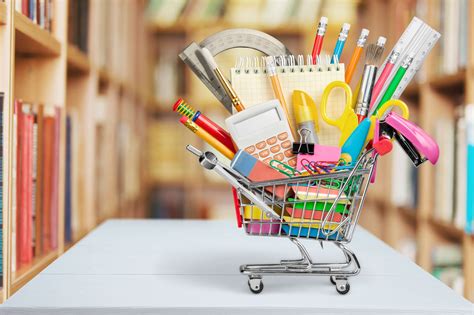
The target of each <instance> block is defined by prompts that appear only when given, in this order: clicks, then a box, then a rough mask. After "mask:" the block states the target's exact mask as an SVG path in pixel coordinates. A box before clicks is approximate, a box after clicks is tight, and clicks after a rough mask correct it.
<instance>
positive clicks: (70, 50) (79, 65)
mask: <svg viewBox="0 0 474 315" xmlns="http://www.w3.org/2000/svg"><path fill="white" fill-rule="evenodd" d="M67 65H68V67H67V69H68V72H70V73H74V74H76V73H77V74H87V73H89V71H90V70H91V63H90V61H89V57H88V56H87V55H86V54H85V53H84V52H82V51H81V50H80V49H79V48H77V47H76V46H75V45H73V44H70V43H69V44H68V45H67Z"/></svg>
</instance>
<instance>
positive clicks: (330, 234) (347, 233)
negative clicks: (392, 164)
mask: <svg viewBox="0 0 474 315" xmlns="http://www.w3.org/2000/svg"><path fill="white" fill-rule="evenodd" d="M186 148H187V150H188V151H190V152H192V153H193V154H195V155H196V156H198V157H199V162H200V164H201V165H202V166H203V167H204V168H206V169H208V170H214V171H215V172H216V173H218V174H219V175H220V176H221V177H223V178H224V179H225V180H226V181H227V182H228V183H230V184H231V185H232V186H233V187H234V188H235V189H236V190H237V194H238V200H239V205H238V206H239V208H240V215H241V217H242V218H243V223H244V224H243V225H244V229H245V230H246V232H247V234H250V235H254V236H270V237H286V238H288V239H289V240H290V241H291V242H292V243H293V244H294V245H295V246H296V247H297V248H298V250H299V252H300V254H301V257H300V258H298V259H289V260H281V261H280V262H279V263H273V264H245V265H241V266H240V272H241V273H242V274H245V275H247V276H248V278H249V280H248V285H249V289H250V291H252V292H253V293H260V292H262V290H263V275H264V274H280V275H285V274H293V275H314V276H329V278H330V281H331V283H332V284H334V285H335V287H336V291H337V292H338V293H340V294H346V293H348V292H349V290H350V284H349V281H348V278H349V277H352V276H356V275H358V274H359V273H360V269H361V267H360V263H359V261H358V259H357V256H356V255H355V254H354V253H353V252H352V251H351V250H349V249H348V248H347V247H346V246H345V245H346V244H347V243H349V242H350V241H351V240H352V236H353V234H354V231H355V227H356V225H357V222H358V219H359V216H360V211H361V208H362V205H363V203H364V200H365V197H366V195H367V189H368V186H369V182H370V178H371V177H372V175H373V171H374V166H375V163H376V161H377V158H378V154H377V153H376V152H375V151H374V150H373V149H371V150H367V151H366V152H365V153H364V154H362V156H361V157H360V158H359V159H358V160H357V162H356V163H355V165H354V167H353V168H351V169H348V170H345V171H340V172H335V173H329V174H320V175H308V176H298V177H292V178H286V179H278V180H271V181H263V182H250V181H249V180H248V179H247V178H245V177H244V176H242V175H240V174H239V173H237V172H236V171H234V170H233V169H232V168H230V167H227V166H226V165H224V164H222V163H220V162H219V161H218V159H217V157H216V156H215V155H214V154H213V153H212V152H209V151H208V152H201V151H199V150H198V149H196V148H194V147H193V146H190V145H188V146H187V147H186ZM335 182H336V183H338V184H341V182H342V185H340V186H339V188H338V189H337V191H338V193H337V196H336V197H331V198H330V197H329V196H327V198H323V199H315V200H310V201H305V202H304V203H303V208H302V209H303V210H300V212H301V213H306V211H309V212H308V213H314V212H315V209H314V208H313V210H306V208H307V205H308V204H309V203H310V202H312V203H311V204H312V205H313V207H316V206H315V205H316V204H318V203H319V204H322V205H323V211H322V213H323V216H322V217H321V218H320V221H319V222H320V223H319V226H318V228H317V229H316V228H314V227H313V223H312V222H314V221H305V220H304V219H303V215H301V218H299V217H298V218H296V219H297V220H296V221H293V220H294V219H295V218H294V217H293V214H292V216H291V218H290V219H291V221H290V222H291V223H289V222H286V221H285V219H284V214H285V213H286V212H287V210H286V209H288V205H290V208H289V209H290V211H291V209H292V211H293V212H292V213H294V211H295V210H296V206H295V204H301V202H288V201H287V200H286V197H284V198H277V197H276V193H275V191H276V190H277V189H278V188H280V192H281V191H282V190H283V191H284V194H285V195H286V192H287V191H290V190H291V189H293V190H294V187H297V188H296V191H297V192H299V190H298V189H300V188H299V187H308V188H307V191H306V193H308V190H309V187H310V186H311V185H312V186H311V187H317V189H318V191H317V193H316V198H318V197H319V192H320V191H319V189H320V186H321V187H327V186H328V185H329V186H330V187H331V185H333V184H334V183H335ZM301 183H303V184H301ZM315 183H316V184H315ZM300 184H301V185H300ZM283 187H284V188H283ZM328 194H329V193H328ZM323 197H324V196H323ZM341 203H345V208H344V209H348V210H347V214H346V215H345V216H339V219H338V220H334V218H335V215H336V209H337V207H339V206H340V204H341ZM291 206H293V208H291ZM300 206H301V205H300ZM248 207H251V208H250V209H251V210H250V211H251V212H252V214H251V215H250V219H249V218H246V215H248V209H249V208H248ZM254 207H255V209H257V207H258V209H260V211H261V213H260V214H259V215H260V217H259V218H257V219H255V218H254V214H253V212H254ZM328 207H329V209H327V208H328ZM246 211H247V212H246ZM344 211H346V210H344ZM278 212H280V214H279V213H278ZM305 215H306V214H305ZM312 216H314V214H313V215H312ZM285 218H287V217H285ZM308 222H311V223H309V227H308V228H307V229H306V230H305V229H304V228H303V227H304V226H308ZM274 225H276V226H277V227H279V228H278V233H274V232H272V231H271V230H274V229H272V226H274ZM283 225H285V226H286V228H287V229H288V228H289V230H287V233H284V232H282V230H283V228H282V226H283ZM269 226H270V228H268V227H269ZM249 227H251V229H249ZM255 227H257V230H256V231H257V233H253V232H255V229H254V228H255ZM259 227H260V229H258V228H259ZM295 227H296V229H295ZM329 227H331V228H329ZM302 230H304V231H306V233H302ZM311 230H317V235H315V236H314V235H313V237H310V233H309V232H308V231H311ZM293 231H295V232H293ZM313 234H314V233H313ZM301 238H307V239H316V240H318V241H319V242H320V244H321V247H323V243H325V242H326V243H333V244H334V245H335V246H336V247H337V248H339V249H340V250H341V251H342V253H343V255H344V258H345V260H344V261H343V262H335V263H318V262H315V261H314V260H313V258H312V257H311V255H310V254H309V252H308V250H307V249H306V247H305V246H304V245H303V244H302V243H301V242H300V241H299V239H301Z"/></svg>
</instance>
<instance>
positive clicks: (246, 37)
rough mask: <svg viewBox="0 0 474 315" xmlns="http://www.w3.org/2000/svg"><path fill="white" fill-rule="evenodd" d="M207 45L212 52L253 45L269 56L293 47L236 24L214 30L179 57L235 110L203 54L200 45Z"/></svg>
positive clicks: (216, 52)
mask: <svg viewBox="0 0 474 315" xmlns="http://www.w3.org/2000/svg"><path fill="white" fill-rule="evenodd" d="M204 47H205V48H207V49H208V50H209V51H210V52H211V54H212V55H213V56H216V55H218V54H220V53H221V52H223V51H226V50H229V49H232V48H250V49H254V50H257V51H260V52H262V53H264V54H265V55H267V56H280V55H290V54H291V53H290V51H289V50H288V49H287V48H286V47H285V45H283V44H282V43H281V42H280V41H279V40H278V39H276V38H275V37H273V36H270V35H268V34H266V33H264V32H260V31H257V30H252V29H246V28H234V29H228V30H224V31H221V32H218V33H215V34H213V35H211V36H209V37H207V38H206V39H204V40H203V41H202V42H200V43H199V44H197V43H195V42H192V43H191V44H190V45H188V46H187V47H186V48H185V49H184V50H183V51H182V52H181V53H180V54H179V58H181V60H183V62H184V63H185V64H187V65H188V66H189V67H190V68H191V70H192V71H193V72H194V73H195V74H196V75H197V77H198V78H199V79H200V80H201V81H202V82H203V83H204V85H205V86H206V87H207V88H208V89H209V90H210V91H211V92H212V94H214V96H215V97H216V98H217V99H218V100H219V101H220V102H221V103H222V105H224V107H225V108H226V109H227V111H229V112H230V113H232V102H231V100H230V98H229V96H227V94H226V93H225V91H224V89H223V88H222V86H221V84H220V83H219V81H218V80H217V78H216V77H215V76H214V73H213V72H212V70H211V69H210V67H209V65H208V64H207V63H206V61H205V60H204V58H202V53H201V49H202V48H204Z"/></svg>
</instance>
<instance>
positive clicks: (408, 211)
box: [397, 207, 416, 224]
mask: <svg viewBox="0 0 474 315" xmlns="http://www.w3.org/2000/svg"><path fill="white" fill-rule="evenodd" d="M397 209H398V211H399V212H400V213H401V215H402V216H403V217H405V218H406V219H407V220H408V221H409V222H410V223H413V224H416V209H413V208H407V207H397Z"/></svg>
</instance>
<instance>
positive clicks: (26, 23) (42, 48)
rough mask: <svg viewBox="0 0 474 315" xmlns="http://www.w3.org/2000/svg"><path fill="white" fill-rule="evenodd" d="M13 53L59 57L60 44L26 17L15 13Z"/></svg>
mask: <svg viewBox="0 0 474 315" xmlns="http://www.w3.org/2000/svg"><path fill="white" fill-rule="evenodd" d="M14 23H15V51H16V52H17V53H21V54H27V55H35V56H59V55H60V53H61V43H60V42H59V41H58V40H57V39H56V38H54V36H53V35H52V34H51V33H50V32H48V31H46V30H44V29H42V28H41V27H39V26H38V25H37V24H35V23H33V22H32V21H31V20H30V19H29V18H28V17H26V16H24V15H23V14H21V13H19V12H16V11H15V15H14Z"/></svg>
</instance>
